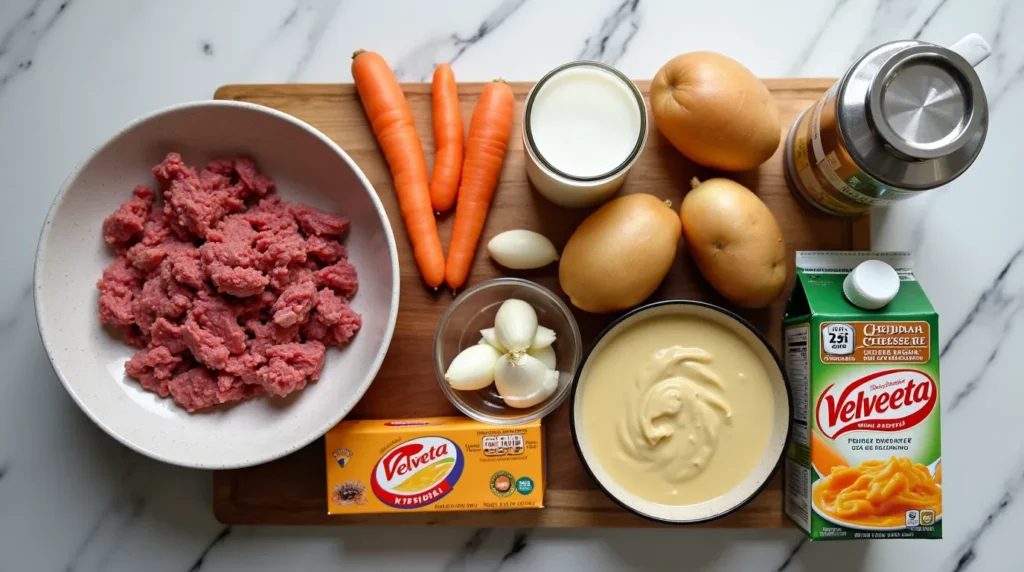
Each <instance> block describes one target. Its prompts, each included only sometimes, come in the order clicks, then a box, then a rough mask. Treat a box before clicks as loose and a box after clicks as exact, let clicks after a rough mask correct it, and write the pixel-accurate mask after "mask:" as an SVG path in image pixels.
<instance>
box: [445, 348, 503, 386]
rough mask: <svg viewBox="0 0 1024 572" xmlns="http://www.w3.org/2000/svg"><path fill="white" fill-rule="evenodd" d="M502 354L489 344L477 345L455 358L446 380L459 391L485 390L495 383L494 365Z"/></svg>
mask: <svg viewBox="0 0 1024 572" xmlns="http://www.w3.org/2000/svg"><path fill="white" fill-rule="evenodd" d="M499 357H501V352H499V351H498V350H496V349H494V348H493V347H491V346H490V345H489V344H477V345H475V346H469V347H468V348H466V349H464V350H462V351H461V352H459V355H457V356H455V359H453V360H452V363H451V365H449V366H448V371H447V372H445V374H444V379H445V380H446V381H447V382H448V383H449V384H450V385H451V386H452V388H454V389H457V390H459V391H473V390H477V389H483V388H485V387H487V386H488V385H490V384H491V383H493V382H494V365H495V363H497V361H498V358H499Z"/></svg>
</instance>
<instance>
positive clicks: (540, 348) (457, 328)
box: [434, 278, 583, 425]
mask: <svg viewBox="0 0 1024 572" xmlns="http://www.w3.org/2000/svg"><path fill="white" fill-rule="evenodd" d="M582 357H583V343H582V341H581V339H580V330H579V328H578V327H577V325H576V319H575V318H573V316H572V312H571V311H570V310H569V307H568V306H566V305H565V303H564V302H562V300H561V299H560V298H559V297H558V296H557V295H555V293H554V292H552V291H551V290H548V289H547V288H545V287H543V286H541V285H539V284H536V283H534V282H530V281H528V280H521V279H519V278H497V279H494V280H488V281H486V282H481V283H480V284H477V285H476V286H473V287H472V288H469V289H468V290H466V291H465V292H463V293H462V294H460V295H459V296H458V297H457V298H455V301H453V302H452V304H451V306H449V307H448V309H447V310H446V311H445V313H444V315H443V316H441V320H440V322H438V325H437V332H436V333H435V334H434V370H435V371H436V372H437V380H438V382H439V383H440V384H441V389H442V391H444V394H445V395H446V396H448V399H449V401H451V402H452V404H453V405H455V407H457V408H459V410H460V411H462V412H463V413H465V414H466V415H468V416H470V417H472V418H473V419H476V420H477V421H482V422H484V423H491V424H494V425H519V424H521V423H527V422H530V421H533V420H535V419H540V418H541V417H544V416H545V415H547V414H548V413H551V412H552V411H554V410H555V409H556V408H557V407H558V406H559V405H560V404H561V403H562V402H563V401H565V398H566V397H568V396H569V393H570V390H571V388H572V379H573V376H574V375H575V374H576V368H577V367H578V366H579V363H580V359H581V358H582Z"/></svg>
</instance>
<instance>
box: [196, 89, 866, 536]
mask: <svg viewBox="0 0 1024 572" xmlns="http://www.w3.org/2000/svg"><path fill="white" fill-rule="evenodd" d="M765 83H766V84H767V85H768V87H769V89H770V90H771V91H772V93H773V94H774V96H775V98H776V101H777V102H778V104H779V111H780V114H781V117H782V123H783V126H784V127H783V129H784V131H783V132H784V133H785V131H787V130H788V129H789V125H790V124H791V123H792V122H793V120H794V119H795V118H796V117H797V115H798V114H799V113H800V112H802V111H803V110H804V109H806V108H807V107H809V106H810V105H811V104H812V103H814V102H815V101H816V100H817V99H818V98H819V97H820V96H821V95H822V94H823V93H824V92H825V90H827V89H828V88H829V87H830V86H831V85H832V80H818V79H799V80H766V81H765ZM483 85H484V84H461V85H460V86H459V94H460V99H461V103H462V112H463V117H464V118H465V122H466V124H467V125H468V124H469V117H470V115H471V114H472V111H473V105H474V104H475V102H476V99H477V96H478V95H479V93H480V91H481V89H482V88H483ZM511 85H512V88H513V91H514V92H515V94H516V114H517V115H516V117H517V123H516V125H515V128H514V130H513V133H512V139H511V141H510V144H509V150H508V154H507V156H506V159H505V165H504V167H503V169H502V175H501V182H500V185H499V188H498V190H497V192H496V194H495V199H494V203H493V205H492V208H491V214H490V216H489V217H488V220H487V224H486V226H485V228H484V233H483V236H482V238H481V242H480V244H481V245H483V244H485V243H486V242H487V240H489V239H490V237H492V236H494V235H495V234H497V233H499V232H502V231H505V230H509V229H514V228H527V229H531V230H536V231H538V232H541V233H543V234H544V235H546V236H548V237H549V238H550V239H551V240H552V241H553V242H554V243H555V246H557V247H559V249H560V248H561V247H562V246H564V245H565V243H566V241H567V240H568V239H569V235H570V234H572V231H573V229H574V228H575V227H576V225H577V224H579V222H580V221H582V220H583V218H585V217H586V215H587V214H588V213H589V212H591V211H590V210H572V209H564V208H561V207H557V206H555V205H552V204H551V203H548V202H547V201H546V200H544V199H543V198H541V197H540V196H539V195H538V194H537V193H536V192H534V191H532V190H531V188H530V185H529V182H528V181H527V179H526V172H525V168H524V161H525V158H524V154H523V143H522V137H521V133H520V128H519V127H520V126H519V124H518V121H519V117H520V116H521V115H520V114H521V113H522V106H523V101H524V99H525V96H526V93H527V92H528V91H529V89H530V87H531V85H532V84H530V83H513V84H511ZM637 85H638V86H639V87H640V89H641V90H642V91H644V92H645V93H646V92H647V90H648V87H649V82H637ZM403 89H404V90H405V93H406V96H407V97H408V99H409V104H410V106H411V107H412V110H413V115H414V116H415V117H416V128H417V131H418V132H419V135H420V138H421V140H422V142H423V145H424V148H425V150H426V152H427V160H428V162H431V161H432V155H433V134H432V129H431V112H430V107H431V100H430V85H429V84H408V85H404V86H403ZM215 97H216V98H217V99H231V100H236V101H248V102H252V103H258V104H261V105H266V106H269V107H273V108H276V109H279V110H281V111H284V112H286V113H289V114H291V115H294V116H296V117H298V118H299V119H302V120H304V121H306V122H308V123H310V124H311V125H313V126H315V127H317V128H318V129H320V130H321V131H322V132H324V133H325V134H326V135H327V136H328V137H330V138H331V139H333V140H334V141H335V142H336V143H338V145H340V146H341V147H342V148H343V149H344V150H345V151H346V152H347V153H348V154H349V155H350V156H351V157H352V158H353V159H354V160H355V161H356V163H358V164H359V166H360V168H362V170H363V171H364V172H365V174H366V176H367V177H368V178H369V180H370V182H371V183H373V185H374V188H375V189H376V190H377V193H378V194H379V195H380V198H381V201H382V202H383V203H384V207H385V208H386V210H387V212H388V216H389V217H390V220H391V226H392V228H393V229H394V232H395V239H396V240H397V242H398V245H399V260H400V264H401V283H402V291H401V301H400V311H399V315H398V325H397V327H396V330H395V336H394V339H393V340H392V342H391V349H390V351H389V352H388V355H387V358H386V359H385V360H384V364H383V367H382V368H381V370H380V373H379V374H378V375H377V378H376V380H375V381H374V383H373V385H372V386H371V387H370V389H369V391H368V392H367V393H366V395H365V396H364V397H363V399H362V400H361V401H360V402H359V404H358V405H357V406H356V408H355V409H354V410H353V411H352V413H351V414H350V415H349V417H350V418H352V419H360V418H362V419H377V418H409V417H423V416H434V415H456V414H458V411H457V410H456V409H455V408H454V407H453V406H452V405H451V404H450V403H449V402H448V401H447V399H446V398H445V397H444V394H443V393H442V392H441V391H440V389H439V388H438V386H437V379H436V376H435V374H434V372H433V366H432V360H431V349H432V340H433V336H434V328H435V326H436V324H437V321H438V318H439V317H440V315H441V313H442V312H443V311H444V309H445V307H446V306H447V305H448V304H449V303H450V302H451V300H452V293H451V292H448V291H439V292H434V291H431V290H429V289H427V288H426V287H424V285H423V283H422V281H421V280H420V277H419V274H418V272H417V270H416V264H415V262H414V260H413V256H412V251H411V249H410V248H409V242H408V236H407V235H406V232H405V228H404V226H403V225H402V222H401V215H400V213H399V210H398V203H397V200H396V198H395V194H394V188H393V186H392V184H391V176H390V174H389V172H388V168H387V164H386V163H385V161H384V157H383V155H382V154H381V152H380V148H379V147H378V146H377V143H376V141H375V140H374V138H373V134H372V132H371V130H370V127H369V124H368V122H367V120H366V117H365V115H364V114H363V111H362V107H361V106H360V103H359V98H358V95H357V94H356V91H355V88H354V86H352V85H338V84H324V85H234V86H225V87H222V88H220V89H219V90H217V93H216V96H215ZM270 175H273V173H270ZM715 175H716V173H713V172H712V171H709V170H707V169H704V168H702V167H698V166H696V165H694V164H692V163H690V162H689V161H687V160H686V159H684V158H683V157H682V156H681V155H680V154H679V153H678V152H677V151H676V150H675V149H674V148H672V146H671V145H670V144H669V143H668V142H667V141H666V140H665V139H664V138H662V137H661V136H660V135H659V134H658V133H657V132H652V133H651V136H650V137H649V139H648V142H647V146H646V148H645V149H644V152H643V155H642V156H641V158H640V160H639V161H638V162H637V163H636V165H634V167H633V169H632V170H631V171H630V174H629V177H628V178H627V180H626V184H625V186H624V188H623V189H622V191H621V192H623V193H635V192H645V193H651V194H654V195H657V196H659V197H663V198H665V199H667V200H670V201H672V203H673V204H674V205H676V206H678V205H679V203H680V200H681V199H682V197H683V194H684V193H685V191H686V190H687V189H688V188H689V180H690V178H691V177H693V176H696V177H699V178H702V179H703V178H708V177H712V176H715ZM730 177H732V178H734V179H736V180H737V181H739V182H741V183H743V184H744V185H746V186H747V187H749V188H750V189H752V190H754V191H755V192H756V193H757V194H758V195H759V196H760V197H761V198H762V200H764V202H765V203H766V204H767V205H768V207H769V208H770V209H771V210H772V212H773V213H775V216H776V217H777V218H778V220H779V223H780V225H781V226H782V230H783V233H784V235H785V238H786V243H787V247H788V249H789V251H790V256H789V258H788V260H789V265H790V278H789V284H788V286H787V289H786V292H787V293H788V291H789V289H790V288H791V287H792V281H793V256H792V253H793V251H795V250H851V249H868V248H870V244H869V240H870V225H869V221H868V218H867V217H862V218H856V219H845V218H835V217H828V216H825V215H822V214H819V213H815V212H810V211H809V210H805V209H803V208H801V207H800V206H799V205H798V204H797V202H796V201H795V200H794V199H793V197H792V196H791V195H790V192H789V190H788V189H787V188H786V182H785V179H784V177H783V172H782V149H781V146H780V149H779V150H778V151H777V152H776V154H775V156H774V157H772V158H771V160H769V161H768V162H767V163H765V164H764V165H763V166H761V168H759V169H757V170H756V171H751V172H746V173H738V174H733V175H730ZM451 223H452V220H451V216H450V215H447V216H443V217H441V219H440V220H439V226H440V230H441V238H442V241H443V243H444V244H448V239H449V235H450V232H451ZM352 224H359V221H352ZM502 275H515V276H520V277H524V278H528V279H530V280H534V281H536V282H539V283H540V284H543V285H544V286H546V287H548V288H550V289H552V290H554V291H555V292H561V291H560V289H559V288H558V278H557V266H556V265H552V266H550V267H548V268H544V269H541V270H535V271H526V272H509V271H503V270H501V269H499V267H497V266H496V265H495V264H494V263H492V262H491V261H490V259H489V258H488V257H487V254H486V249H485V248H482V247H481V248H479V249H478V252H477V256H476V260H475V261H474V265H473V270H472V272H471V274H470V279H469V284H475V283H477V282H480V281H482V280H486V279H489V278H494V277H498V276H502ZM363 287H364V288H366V287H372V285H363ZM665 298H689V299H698V300H706V301H709V302H713V303H717V304H722V305H726V306H728V304H727V303H726V302H725V301H724V300H723V299H722V298H721V296H719V295H718V294H717V293H715V292H714V291H713V290H712V289H711V288H710V286H708V285H707V283H706V282H704V280H703V279H702V278H701V277H700V275H699V273H698V272H697V270H696V268H695V267H694V265H693V263H692V262H691V261H690V259H689V257H688V256H686V255H685V254H681V255H680V256H679V260H678V261H677V262H676V264H675V265H674V266H673V268H672V271H671V272H670V274H669V276H668V277H667V278H666V279H665V281H664V283H663V284H662V285H661V287H660V288H659V289H658V291H657V292H656V293H655V294H654V296H653V297H652V299H665ZM785 298H786V297H785V296H783V297H780V298H779V299H778V300H777V301H776V302H775V303H774V304H773V305H772V306H771V307H770V308H767V309H764V310H738V313H740V314H741V315H743V316H744V317H746V318H747V319H748V320H750V321H751V322H752V323H753V324H754V325H755V326H757V327H758V328H760V329H761V330H762V331H763V332H765V333H766V334H767V335H768V338H769V339H770V340H772V342H773V343H774V344H775V346H776V348H778V347H779V344H780V340H781V324H782V310H783V305H784V304H785ZM575 315H576V319H577V320H578V322H579V326H580V330H581V332H582V333H583V336H584V343H585V344H588V343H590V341H591V340H592V339H593V337H594V335H595V334H596V333H597V332H598V331H600V329H601V328H603V327H604V325H606V324H607V323H608V322H610V321H611V320H612V319H614V318H615V317H616V315H614V314H609V315H602V316H597V315H591V314H586V313H584V312H580V311H576V312H575ZM568 418H569V407H568V403H565V404H563V406H562V407H560V408H559V409H558V410H557V411H556V412H555V413H553V414H552V415H550V416H549V417H548V418H546V419H545V439H546V443H545V449H546V452H547V487H548V488H547V493H546V495H545V507H546V508H544V509H542V510H521V511H505V512H464V513H454V512H449V513H410V514H394V515H354V516H345V517H339V516H330V517H329V516H328V515H327V506H326V499H325V495H324V490H325V484H324V479H325V467H324V463H325V460H324V452H323V441H322V440H319V441H317V442H315V443H313V444H312V445H310V446H309V447H306V448H305V449H302V450H301V451H298V452H296V453H294V454H292V455H290V456H288V457H285V458H283V459H280V460H277V461H274V462H272V463H268V464H266V465H261V466H258V467H251V468H247V469H239V470H233V471H218V472H217V473H215V475H214V512H215V514H216V517H217V519H218V520H220V521H221V522H224V523H228V524H268V525H269V524H380V525H384V524H427V525H443V526H487V527H490V526H515V527H533V526H540V527H641V526H658V525H655V524H652V523H650V522H648V521H646V520H643V519H641V518H638V517H635V516H633V515H631V514H629V513H628V512H626V511H624V510H622V509H620V508H619V507H617V506H616V505H615V504H614V503H612V502H611V501H610V500H609V499H608V498H607V497H605V496H604V494H603V493H602V492H601V491H600V490H599V489H597V487H596V485H595V484H594V483H593V482H592V481H591V479H590V478H589V477H588V476H587V474H586V472H585V471H584V469H583V467H582V465H581V464H580V460H579V458H578V457H577V455H576V452H575V450H574V448H573V444H572V437H571V435H570V433H569V420H568ZM781 482H782V480H781V476H780V475H776V476H775V477H774V479H773V480H772V481H771V482H770V483H769V485H768V487H767V488H766V489H765V490H764V491H763V492H762V493H761V494H760V495H759V496H758V497H756V498H755V499H754V500H753V501H752V502H751V503H749V504H748V505H747V506H745V507H743V508H742V509H741V510H739V511H737V512H735V513H733V514H732V515H730V516H728V517H726V518H723V519H720V520H717V521H714V522H712V523H709V524H707V525H704V526H717V527H734V528H739V527H752V528H780V527H786V526H789V523H788V521H787V520H786V519H785V517H784V516H783V514H782V491H781Z"/></svg>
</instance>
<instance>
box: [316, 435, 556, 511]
mask: <svg viewBox="0 0 1024 572" xmlns="http://www.w3.org/2000/svg"><path fill="white" fill-rule="evenodd" d="M326 453H327V513H328V514H355V513H373V512H416V511H419V512H424V511H454V510H507V509H517V508H542V507H543V506H544V502H543V501H544V451H543V431H542V429H541V424H540V421H534V422H532V423H527V424H524V425H518V426H515V427H497V426H494V425H487V424H484V423H480V422H477V421H473V420H471V419H467V418H465V417H433V418H425V419H404V420H390V421H386V420H382V421H343V422H341V423H339V424H338V425H337V426H336V427H334V428H333V429H331V430H330V431H329V432H328V433H327V435H326Z"/></svg>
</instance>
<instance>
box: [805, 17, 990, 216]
mask: <svg viewBox="0 0 1024 572" xmlns="http://www.w3.org/2000/svg"><path fill="white" fill-rule="evenodd" d="M989 53H990V49H989V47H988V44H987V43H985V41H984V40H983V39H982V38H981V37H980V36H978V35H977V34H971V35H969V36H967V37H965V38H964V39H962V40H960V41H959V42H957V44H956V45H954V46H953V47H952V48H944V47H942V46H937V45H934V44H930V43H927V42H921V41H918V40H905V41H898V42H891V43H888V44H883V45H881V46H878V47H877V48H875V49H873V50H871V51H870V52H868V53H867V54H865V55H864V56H863V57H861V58H860V59H859V60H857V62H856V63H854V64H853V66H852V67H850V69H849V70H847V72H846V73H845V74H844V75H843V78H842V79H840V80H839V81H838V82H837V83H836V84H835V85H834V86H832V88H831V89H830V90H829V91H828V93H826V94H825V95H824V96H823V97H822V98H821V99H820V100H819V101H818V102H817V103H816V104H815V105H813V106H812V107H811V108H809V109H807V110H806V111H804V113H803V114H802V115H801V116H800V117H799V118H798V119H797V121H796V123H795V124H794V125H793V128H792V129H791V130H790V132H789V136H788V137H787V138H786V148H785V156H786V180H787V181H788V183H789V187H790V189H791V190H792V191H793V193H794V194H795V195H796V196H797V197H798V198H800V199H802V200H803V202H804V203H806V204H809V205H810V206H812V207H814V208H817V209H819V210H822V211H825V212H827V213H829V214H833V215H857V214H862V213H865V212H867V211H868V210H870V209H871V208H873V207H876V206H880V205H887V204H891V203H894V202H896V201H900V200H903V199H908V198H911V197H915V196H917V195H920V194H921V193H923V192H924V191H927V190H928V189H933V188H935V187H938V186H941V185H944V184H946V183H948V182H950V181H952V180H953V179H955V178H957V177H958V176H960V175H961V174H962V173H963V172H964V171H966V170H967V168H968V167H970V166H971V163H973V162H974V160H975V159H976V158H977V156H978V153H979V152H980V151H981V146H982V144H983V143H984V142H985V134H986V132H987V131H988V102H987V100H986V99H985V90H984V89H983V88H982V85H981V80H980V79H978V74H977V73H975V71H974V67H973V66H974V65H977V64H978V63H980V62H981V61H982V60H984V59H985V58H986V57H987V56H988V54H989Z"/></svg>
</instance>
